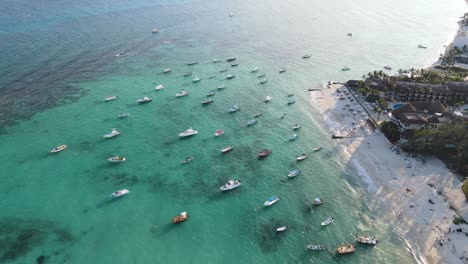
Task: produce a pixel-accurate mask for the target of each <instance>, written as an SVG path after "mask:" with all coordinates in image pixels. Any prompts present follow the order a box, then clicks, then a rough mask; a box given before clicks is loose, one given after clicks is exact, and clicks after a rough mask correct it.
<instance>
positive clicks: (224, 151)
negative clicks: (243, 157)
mask: <svg viewBox="0 0 468 264" xmlns="http://www.w3.org/2000/svg"><path fill="white" fill-rule="evenodd" d="M231 150H232V146H227V147H225V148H223V149H222V150H221V152H222V153H228V152H229V151H231Z"/></svg>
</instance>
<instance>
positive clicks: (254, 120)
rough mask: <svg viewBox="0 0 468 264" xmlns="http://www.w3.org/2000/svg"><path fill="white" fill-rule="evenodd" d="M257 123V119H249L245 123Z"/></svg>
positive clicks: (249, 124)
mask: <svg viewBox="0 0 468 264" xmlns="http://www.w3.org/2000/svg"><path fill="white" fill-rule="evenodd" d="M256 123H257V120H256V119H250V120H249V121H247V122H246V123H245V124H246V125H247V126H252V125H255V124H256Z"/></svg>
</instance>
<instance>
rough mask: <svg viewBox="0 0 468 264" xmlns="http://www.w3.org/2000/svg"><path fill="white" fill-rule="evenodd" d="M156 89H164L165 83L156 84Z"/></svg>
mask: <svg viewBox="0 0 468 264" xmlns="http://www.w3.org/2000/svg"><path fill="white" fill-rule="evenodd" d="M154 89H156V91H159V90H162V89H164V85H162V84H160V85H158V86H156V87H155V88H154Z"/></svg>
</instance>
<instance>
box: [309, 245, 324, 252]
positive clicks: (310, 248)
mask: <svg viewBox="0 0 468 264" xmlns="http://www.w3.org/2000/svg"><path fill="white" fill-rule="evenodd" d="M306 248H307V249H308V250H313V251H318V250H325V249H327V247H325V246H324V245H314V244H310V245H307V246H306Z"/></svg>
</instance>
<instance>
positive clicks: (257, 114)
mask: <svg viewBox="0 0 468 264" xmlns="http://www.w3.org/2000/svg"><path fill="white" fill-rule="evenodd" d="M262 115H263V114H262V113H255V114H254V117H259V116H262Z"/></svg>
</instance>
